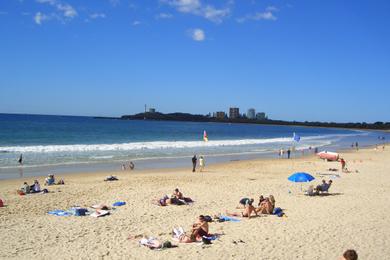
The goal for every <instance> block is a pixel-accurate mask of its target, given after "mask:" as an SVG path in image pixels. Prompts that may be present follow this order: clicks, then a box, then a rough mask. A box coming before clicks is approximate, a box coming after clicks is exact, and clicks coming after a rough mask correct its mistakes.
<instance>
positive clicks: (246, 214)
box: [226, 203, 257, 218]
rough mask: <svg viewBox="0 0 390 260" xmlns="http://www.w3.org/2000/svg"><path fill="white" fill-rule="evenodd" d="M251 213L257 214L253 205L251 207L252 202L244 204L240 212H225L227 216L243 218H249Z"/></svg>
mask: <svg viewBox="0 0 390 260" xmlns="http://www.w3.org/2000/svg"><path fill="white" fill-rule="evenodd" d="M252 213H254V214H255V215H256V216H257V212H256V209H255V207H253V205H252V203H248V204H246V205H245V208H244V211H243V212H241V213H236V212H227V211H226V215H227V216H231V217H244V218H250V217H251V215H252Z"/></svg>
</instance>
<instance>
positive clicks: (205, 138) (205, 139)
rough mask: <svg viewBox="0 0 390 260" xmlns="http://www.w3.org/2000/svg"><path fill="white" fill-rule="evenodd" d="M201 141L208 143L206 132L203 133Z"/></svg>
mask: <svg viewBox="0 0 390 260" xmlns="http://www.w3.org/2000/svg"><path fill="white" fill-rule="evenodd" d="M203 140H204V141H205V142H208V141H209V137H208V136H207V133H206V130H204V131H203Z"/></svg>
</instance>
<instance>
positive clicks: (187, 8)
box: [162, 0, 201, 13]
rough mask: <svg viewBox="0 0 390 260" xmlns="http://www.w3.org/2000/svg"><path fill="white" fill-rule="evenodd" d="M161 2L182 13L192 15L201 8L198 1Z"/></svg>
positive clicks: (174, 0)
mask: <svg viewBox="0 0 390 260" xmlns="http://www.w3.org/2000/svg"><path fill="white" fill-rule="evenodd" d="M162 2H165V3H167V4H169V5H171V6H173V7H175V8H176V9H177V10H178V11H179V12H182V13H194V12H196V11H197V10H198V9H200V7H201V3H200V1H199V0H163V1H162Z"/></svg>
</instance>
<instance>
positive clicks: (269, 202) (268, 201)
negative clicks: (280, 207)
mask: <svg viewBox="0 0 390 260" xmlns="http://www.w3.org/2000/svg"><path fill="white" fill-rule="evenodd" d="M274 208H275V198H274V196H273V195H270V196H269V197H268V198H265V199H264V201H262V202H261V203H260V207H258V208H257V209H256V213H259V214H272V213H273V211H274Z"/></svg>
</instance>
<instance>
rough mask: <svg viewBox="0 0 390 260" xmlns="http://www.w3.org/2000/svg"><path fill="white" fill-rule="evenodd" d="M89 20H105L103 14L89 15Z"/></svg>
mask: <svg viewBox="0 0 390 260" xmlns="http://www.w3.org/2000/svg"><path fill="white" fill-rule="evenodd" d="M89 18H91V19H98V18H106V14H104V13H93V14H90V15H89Z"/></svg>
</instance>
